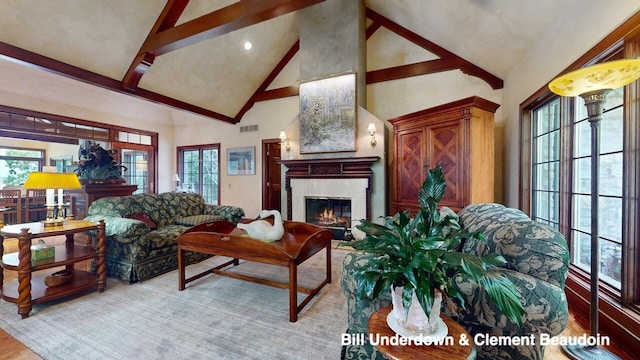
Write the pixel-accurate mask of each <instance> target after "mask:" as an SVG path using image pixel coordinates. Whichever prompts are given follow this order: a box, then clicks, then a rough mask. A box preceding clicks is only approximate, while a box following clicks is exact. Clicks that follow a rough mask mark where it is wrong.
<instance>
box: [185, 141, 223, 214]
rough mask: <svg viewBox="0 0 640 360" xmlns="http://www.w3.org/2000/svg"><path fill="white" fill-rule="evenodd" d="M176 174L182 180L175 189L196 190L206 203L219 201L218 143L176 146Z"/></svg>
mask: <svg viewBox="0 0 640 360" xmlns="http://www.w3.org/2000/svg"><path fill="white" fill-rule="evenodd" d="M178 176H179V178H180V179H181V180H182V183H181V184H178V185H179V188H178V189H177V191H186V192H196V193H198V194H200V195H202V196H203V197H204V201H205V203H207V204H212V205H218V204H219V201H220V145H219V144H211V145H196V146H182V147H178Z"/></svg>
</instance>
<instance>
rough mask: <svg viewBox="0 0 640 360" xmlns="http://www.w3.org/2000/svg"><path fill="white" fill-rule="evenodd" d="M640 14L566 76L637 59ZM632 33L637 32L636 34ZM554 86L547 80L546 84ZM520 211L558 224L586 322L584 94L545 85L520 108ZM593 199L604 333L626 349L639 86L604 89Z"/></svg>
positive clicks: (634, 257) (639, 261)
mask: <svg viewBox="0 0 640 360" xmlns="http://www.w3.org/2000/svg"><path fill="white" fill-rule="evenodd" d="M639 26H640V13H638V14H636V15H634V16H633V17H632V18H631V19H630V20H629V21H627V22H625V23H624V24H623V25H621V27H620V28H618V29H616V30H615V31H614V32H613V33H612V34H610V36H607V37H606V38H605V39H604V40H603V41H602V42H601V43H599V44H597V45H596V46H595V47H594V48H593V49H591V50H589V51H588V52H587V53H586V54H585V55H583V56H582V57H581V58H580V59H579V60H578V61H576V62H575V63H574V64H572V65H571V67H570V68H568V69H567V70H566V71H571V70H576V69H578V68H581V67H586V66H588V65H591V64H594V63H597V62H604V61H610V60H616V59H621V58H634V57H638V56H640V27H639ZM634 29H635V30H634ZM548 80H549V81H551V80H552V79H548ZM520 108H521V127H520V129H521V144H522V145H521V146H522V151H521V162H520V165H521V168H520V173H521V177H520V196H521V198H520V208H521V209H522V210H523V211H525V212H528V213H529V214H530V216H531V218H532V219H534V220H536V221H540V222H544V223H547V224H550V225H551V226H555V227H556V228H558V229H559V230H560V232H562V234H564V236H565V238H566V239H567V243H568V245H569V248H570V252H571V259H570V269H569V277H568V278H567V282H566V285H565V289H566V291H565V293H566V294H567V298H568V300H569V305H570V306H571V307H572V309H573V310H574V311H576V312H578V313H580V314H581V315H582V316H585V317H587V312H585V311H584V309H588V308H589V303H588V300H587V299H589V294H590V286H589V283H590V278H591V274H590V273H591V160H592V159H591V124H590V123H589V121H588V119H587V117H588V116H587V109H586V106H585V105H584V100H583V99H582V98H581V97H558V96H556V95H555V94H553V93H551V91H549V89H548V88H547V87H546V86H545V87H543V88H541V89H539V90H538V91H537V92H536V93H534V94H532V95H531V96H530V97H529V99H527V100H526V101H524V102H523V103H522V104H521V105H520ZM600 130H601V141H600V154H599V159H600V169H599V170H600V173H599V197H598V207H599V209H598V211H599V212H598V230H599V231H598V235H599V249H598V251H599V264H597V265H598V269H599V284H600V291H599V296H600V297H601V298H603V299H604V300H605V301H601V302H600V309H599V310H600V312H601V313H603V314H604V316H601V317H600V325H601V329H603V331H604V332H609V333H610V334H611V333H615V336H616V341H619V342H620V343H623V344H625V345H624V346H625V347H627V346H630V344H635V343H636V342H637V337H638V336H640V322H639V320H638V319H640V282H638V279H637V276H638V275H637V274H638V273H639V272H640V252H638V251H636V250H635V249H637V248H638V247H640V223H638V214H640V81H635V82H633V83H631V84H629V85H627V86H625V87H624V88H620V89H615V90H613V91H611V92H609V94H608V96H607V101H606V104H605V107H604V114H603V117H602V120H601V122H600Z"/></svg>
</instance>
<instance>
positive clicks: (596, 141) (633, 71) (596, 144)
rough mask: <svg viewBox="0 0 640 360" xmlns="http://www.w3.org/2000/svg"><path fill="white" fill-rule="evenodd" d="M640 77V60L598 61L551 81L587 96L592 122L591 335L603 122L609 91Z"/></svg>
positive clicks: (579, 350)
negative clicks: (601, 122)
mask: <svg viewBox="0 0 640 360" xmlns="http://www.w3.org/2000/svg"><path fill="white" fill-rule="evenodd" d="M638 78H640V59H624V60H616V61H609V62H605V63H601V64H596V65H593V66H589V67H586V68H583V69H579V70H576V71H573V72H570V73H568V74H565V75H562V76H560V77H558V78H556V79H554V80H553V81H551V83H549V89H551V91H553V92H554V93H556V94H558V95H560V96H580V97H582V98H583V99H584V104H585V106H586V107H587V114H588V116H589V124H590V125H591V308H590V324H589V325H590V335H591V336H593V337H595V336H597V334H598V281H599V280H598V273H599V264H600V249H599V234H598V210H599V209H598V197H599V193H598V184H599V179H598V177H599V173H600V121H601V120H602V113H603V111H604V104H605V101H606V99H607V94H608V93H609V91H611V90H613V89H617V88H619V87H622V86H625V85H627V84H629V83H631V82H632V81H634V80H636V79H638ZM562 349H563V350H564V352H565V353H566V354H567V355H568V356H569V357H570V358H572V359H598V360H606V359H619V358H618V357H617V356H615V355H613V354H612V353H610V352H609V351H607V350H606V349H603V348H600V347H598V346H595V345H594V346H587V345H566V346H563V347H562Z"/></svg>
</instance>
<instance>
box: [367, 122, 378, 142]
mask: <svg viewBox="0 0 640 360" xmlns="http://www.w3.org/2000/svg"><path fill="white" fill-rule="evenodd" d="M367 131H368V132H369V134H371V146H376V144H377V143H378V142H377V141H376V125H375V124H374V123H369V127H368V128H367Z"/></svg>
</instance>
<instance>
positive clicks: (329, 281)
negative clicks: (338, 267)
mask: <svg viewBox="0 0 640 360" xmlns="http://www.w3.org/2000/svg"><path fill="white" fill-rule="evenodd" d="M327 283H329V284H331V243H329V246H327Z"/></svg>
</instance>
